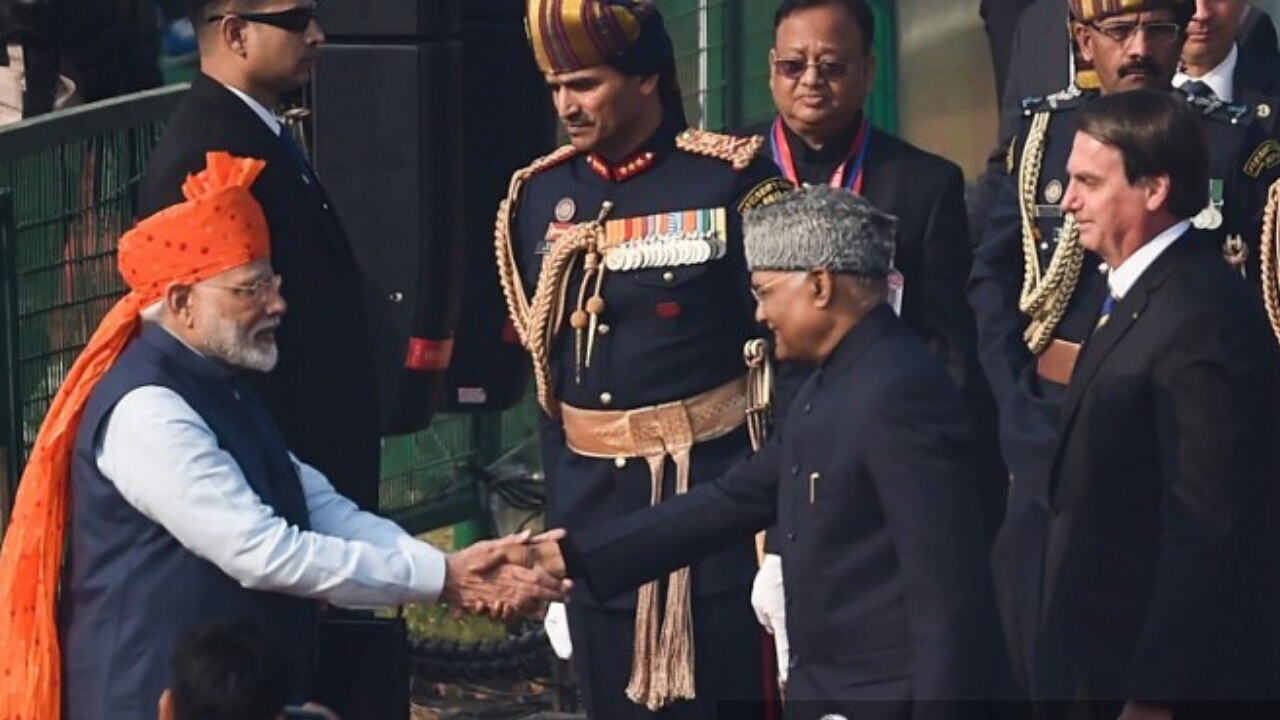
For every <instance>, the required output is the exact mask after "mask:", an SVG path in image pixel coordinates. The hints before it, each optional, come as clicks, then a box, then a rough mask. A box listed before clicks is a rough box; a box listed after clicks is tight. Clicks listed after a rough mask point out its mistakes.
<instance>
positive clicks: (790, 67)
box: [773, 59, 853, 80]
mask: <svg viewBox="0 0 1280 720" xmlns="http://www.w3.org/2000/svg"><path fill="white" fill-rule="evenodd" d="M852 65H853V63H847V62H833V61H830V60H823V61H822V62H808V61H805V60H790V59H788V60H774V61H773V69H774V70H776V71H777V72H778V74H779V75H781V76H782V77H784V78H786V79H788V80H799V79H800V78H802V77H804V74H805V72H806V71H808V69H809V68H816V69H817V71H818V77H820V78H822V79H823V80H839V79H841V78H843V77H845V76H846V75H848V74H849V68H850V67H851V66H852Z"/></svg>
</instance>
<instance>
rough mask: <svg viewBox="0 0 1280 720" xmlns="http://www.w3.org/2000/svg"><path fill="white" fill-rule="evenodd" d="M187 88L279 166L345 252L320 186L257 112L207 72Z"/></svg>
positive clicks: (255, 150) (330, 205) (342, 236)
mask: <svg viewBox="0 0 1280 720" xmlns="http://www.w3.org/2000/svg"><path fill="white" fill-rule="evenodd" d="M191 92H192V93H194V94H196V95H197V96H199V97H201V98H203V99H204V100H205V101H206V102H208V103H210V104H211V105H213V106H214V107H215V108H216V111H217V115H218V116H219V117H226V118H229V122H233V123H234V124H235V127H237V128H238V129H239V130H240V133H239V134H240V135H241V136H242V137H243V141H244V142H245V143H246V145H248V149H249V150H250V151H251V152H252V154H253V155H255V156H257V157H260V158H262V159H264V160H266V161H267V165H268V168H271V167H275V168H279V169H280V170H279V172H280V174H281V175H283V176H287V177H288V178H289V182H290V183H291V184H292V187H293V188H294V189H295V190H296V191H297V192H298V193H299V194H301V195H302V196H304V197H305V198H306V200H305V202H306V203H308V204H310V205H311V207H312V208H314V212H315V213H316V214H318V215H320V216H322V217H323V222H325V223H328V225H329V226H330V227H329V230H330V231H329V232H326V233H323V235H325V236H326V237H328V238H329V242H330V243H331V244H332V245H333V246H334V249H335V250H338V251H340V252H342V253H343V254H344V255H349V254H350V249H349V248H348V247H347V244H346V240H345V233H344V231H343V229H342V226H341V223H340V222H339V221H338V217H337V214H336V213H335V212H334V211H333V203H332V202H331V201H330V200H329V196H328V195H327V194H326V193H325V191H324V188H322V187H321V186H320V183H319V182H318V181H315V182H307V180H306V178H305V177H304V175H303V173H304V172H305V170H304V169H303V168H300V167H298V161H297V160H295V159H294V158H292V157H290V156H289V153H288V151H287V150H285V148H284V146H283V145H282V144H281V141H280V138H279V137H278V136H277V135H275V134H274V133H272V132H271V128H269V127H267V124H266V123H264V122H263V121H262V118H260V117H258V114H257V113H255V112H254V111H253V109H252V108H250V107H249V106H248V105H247V104H245V102H244V100H241V99H240V98H239V97H237V96H236V94H235V93H233V92H231V91H230V90H228V89H227V88H226V87H225V86H223V84H222V83H220V82H218V81H217V80H214V79H213V78H211V77H209V76H207V75H204V74H200V75H197V76H196V78H195V80H194V81H193V82H192V83H191ZM281 132H288V129H287V128H282V129H281ZM273 174H274V172H273Z"/></svg>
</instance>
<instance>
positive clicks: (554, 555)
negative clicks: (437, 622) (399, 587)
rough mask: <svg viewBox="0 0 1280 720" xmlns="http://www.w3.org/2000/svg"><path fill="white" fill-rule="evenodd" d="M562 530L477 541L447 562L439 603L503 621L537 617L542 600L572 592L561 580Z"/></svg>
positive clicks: (568, 583) (558, 599)
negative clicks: (560, 543) (560, 545)
mask: <svg viewBox="0 0 1280 720" xmlns="http://www.w3.org/2000/svg"><path fill="white" fill-rule="evenodd" d="M562 537H564V531H563V530H552V531H550V532H546V533H543V534H541V535H538V536H532V535H531V534H530V533H529V532H528V531H524V532H520V533H516V534H514V535H508V536H506V537H504V538H499V539H496V540H486V541H483V542H478V543H476V544H474V545H471V546H470V547H467V548H465V549H463V550H459V551H457V552H455V553H453V554H451V555H449V557H448V559H447V568H446V571H445V582H444V590H443V591H442V592H441V593H440V601H441V602H446V603H449V604H450V605H451V606H453V607H455V608H461V609H463V610H466V611H468V612H472V613H477V614H483V615H488V616H489V617H492V618H495V619H501V620H510V619H512V618H515V617H517V616H528V615H532V614H533V613H535V612H536V611H537V610H538V609H539V608H541V607H542V605H543V603H545V602H563V601H564V600H565V599H566V597H567V596H568V594H569V590H570V589H572V588H573V582H572V581H570V580H568V579H566V578H565V567H564V559H563V558H562V557H561V555H560V549H559V546H558V545H557V542H558V541H559V540H560V539H561V538H562Z"/></svg>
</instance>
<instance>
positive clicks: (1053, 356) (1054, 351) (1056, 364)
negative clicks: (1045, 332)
mask: <svg viewBox="0 0 1280 720" xmlns="http://www.w3.org/2000/svg"><path fill="white" fill-rule="evenodd" d="M1079 358H1080V343H1078V342H1071V341H1069V340H1062V339H1060V338H1053V339H1052V340H1050V341H1049V344H1048V345H1046V346H1045V349H1044V351H1042V352H1041V353H1040V355H1039V356H1038V357H1037V358H1036V374H1037V375H1039V376H1040V377H1041V378H1043V379H1045V380H1048V381H1049V382H1054V383H1057V384H1059V385H1069V384H1070V383H1071V373H1072V372H1074V371H1075V369H1076V360H1078V359H1079Z"/></svg>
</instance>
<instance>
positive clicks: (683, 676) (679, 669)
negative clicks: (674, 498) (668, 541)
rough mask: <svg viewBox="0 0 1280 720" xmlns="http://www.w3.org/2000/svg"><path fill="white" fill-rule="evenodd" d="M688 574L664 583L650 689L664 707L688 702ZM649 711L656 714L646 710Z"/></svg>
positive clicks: (682, 453) (681, 480)
mask: <svg viewBox="0 0 1280 720" xmlns="http://www.w3.org/2000/svg"><path fill="white" fill-rule="evenodd" d="M690 452H691V449H690V448H687V447H686V448H683V449H681V450H677V451H676V452H675V453H674V454H673V455H672V459H673V460H675V464H676V488H675V490H676V495H683V494H685V493H687V492H689V456H690ZM690 580H691V574H690V570H689V568H687V567H683V568H680V569H679V570H677V571H675V572H674V573H671V575H670V576H669V579H668V582H667V607H666V612H665V613H664V615H665V617H663V619H662V636H661V640H660V641H659V643H658V655H657V657H656V658H654V661H655V665H656V667H655V673H654V676H655V680H654V683H653V684H654V686H655V689H656V693H655V694H657V695H658V700H659V701H660V703H661V704H659V705H658V707H662V705H666V704H667V703H668V702H671V701H672V700H692V699H693V698H694V695H695V692H694V682H693V608H692V599H691V598H690V596H691V595H692V588H691V587H690ZM649 709H650V710H656V709H657V708H655V707H650V708H649Z"/></svg>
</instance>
